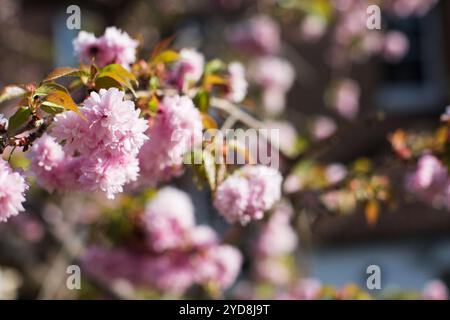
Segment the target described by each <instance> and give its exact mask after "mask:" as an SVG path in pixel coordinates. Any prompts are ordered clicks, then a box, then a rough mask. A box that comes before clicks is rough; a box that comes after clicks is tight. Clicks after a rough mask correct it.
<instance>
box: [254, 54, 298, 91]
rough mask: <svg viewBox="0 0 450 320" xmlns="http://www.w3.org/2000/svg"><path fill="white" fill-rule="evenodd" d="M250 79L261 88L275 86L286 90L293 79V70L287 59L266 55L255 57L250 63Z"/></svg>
mask: <svg viewBox="0 0 450 320" xmlns="http://www.w3.org/2000/svg"><path fill="white" fill-rule="evenodd" d="M249 71H250V75H251V76H252V79H253V80H254V81H255V82H256V83H257V84H259V85H261V86H262V87H263V88H272V89H274V88H276V89H280V90H281V91H284V92H286V91H288V90H289V89H290V88H291V86H292V84H293V83H294V80H295V70H294V67H293V66H292V64H290V63H289V62H288V61H286V60H284V59H282V58H278V57H274V56H266V57H262V58H259V59H257V60H256V61H254V62H253V63H252V64H251V65H250V70H249Z"/></svg>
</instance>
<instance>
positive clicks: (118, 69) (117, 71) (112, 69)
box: [99, 64, 137, 84]
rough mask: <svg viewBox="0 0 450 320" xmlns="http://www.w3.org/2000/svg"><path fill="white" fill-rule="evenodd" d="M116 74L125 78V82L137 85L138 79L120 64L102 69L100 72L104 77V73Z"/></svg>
mask: <svg viewBox="0 0 450 320" xmlns="http://www.w3.org/2000/svg"><path fill="white" fill-rule="evenodd" d="M109 72H112V73H115V74H117V75H118V76H119V77H121V78H123V79H124V80H127V81H128V82H130V83H134V84H137V79H136V77H135V76H134V74H132V73H131V72H130V71H128V70H127V69H125V68H124V67H122V66H121V65H120V64H109V65H107V66H106V67H104V68H102V69H101V70H100V73H99V75H100V76H101V75H103V74H104V73H109Z"/></svg>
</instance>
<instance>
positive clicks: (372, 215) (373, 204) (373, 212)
mask: <svg viewBox="0 0 450 320" xmlns="http://www.w3.org/2000/svg"><path fill="white" fill-rule="evenodd" d="M379 212H380V207H379V204H378V202H377V201H375V200H370V201H369V202H367V204H366V208H365V214H366V221H367V223H368V224H369V225H370V226H374V225H375V224H376V222H377V220H378V215H379Z"/></svg>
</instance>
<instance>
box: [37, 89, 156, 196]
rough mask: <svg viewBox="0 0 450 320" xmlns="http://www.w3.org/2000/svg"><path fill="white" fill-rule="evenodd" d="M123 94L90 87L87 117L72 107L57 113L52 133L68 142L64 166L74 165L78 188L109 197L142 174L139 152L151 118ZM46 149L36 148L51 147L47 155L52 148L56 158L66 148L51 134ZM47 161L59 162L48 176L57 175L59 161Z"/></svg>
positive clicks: (82, 111) (83, 112)
mask: <svg viewBox="0 0 450 320" xmlns="http://www.w3.org/2000/svg"><path fill="white" fill-rule="evenodd" d="M123 99H124V93H123V92H122V91H119V90H118V89H116V88H110V89H108V90H105V89H101V90H100V91H99V93H96V92H91V94H90V96H89V97H88V98H87V99H86V100H85V101H84V106H83V107H82V108H80V111H81V113H82V114H83V115H84V117H85V119H83V118H81V117H80V116H79V115H77V114H76V113H75V112H73V111H69V112H64V113H62V114H59V115H57V116H56V117H55V123H54V126H53V128H52V135H53V136H54V137H56V138H57V140H58V141H59V142H63V141H64V142H65V144H64V147H63V148H62V150H63V151H64V153H65V154H66V157H65V159H64V161H62V162H63V164H64V166H70V165H73V167H74V168H73V169H74V170H71V171H70V172H71V173H72V174H77V177H76V178H74V180H75V181H76V182H77V185H76V188H78V189H80V190H85V191H95V190H101V191H103V192H105V193H106V195H107V196H108V198H110V199H112V198H114V195H115V194H116V193H119V192H122V190H123V186H124V185H125V184H126V183H129V182H131V181H135V180H136V179H137V177H138V173H139V162H138V159H137V155H138V153H139V149H140V148H141V147H142V145H143V144H144V142H145V141H146V140H147V139H148V137H147V136H146V135H145V131H146V130H147V122H146V121H145V120H144V119H142V118H139V114H140V111H139V110H136V109H135V108H134V103H133V102H132V101H126V100H125V101H124V100H123ZM41 149H42V150H41ZM41 149H36V150H35V153H40V152H41V151H44V150H45V149H47V151H46V154H47V153H49V152H50V151H51V152H50V154H55V155H57V157H56V158H58V159H59V161H61V159H62V153H61V150H59V148H58V147H57V146H55V145H54V144H52V143H51V142H50V141H48V139H47V138H46V140H45V141H44V142H42V148H41ZM39 157H40V156H39ZM48 160H49V159H46V161H48ZM47 166H50V167H52V168H53V167H55V168H54V169H52V170H47V171H51V172H49V175H50V177H49V178H52V177H53V178H55V176H56V179H58V173H57V170H58V169H57V168H58V166H56V164H55V163H50V164H48V165H47ZM38 167H39V163H36V165H35V166H34V170H36V169H38ZM66 168H67V167H66ZM44 169H45V167H44ZM55 170H56V171H55ZM61 170H63V169H61ZM41 173H42V171H41ZM69 181H71V180H69V179H67V180H66V179H64V180H63V182H69ZM47 182H48V181H47ZM57 186H58V184H57V183H56V184H54V185H53V186H51V184H50V186H49V187H50V188H49V189H52V188H54V187H57Z"/></svg>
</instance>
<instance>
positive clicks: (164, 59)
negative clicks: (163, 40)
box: [152, 50, 180, 64]
mask: <svg viewBox="0 0 450 320" xmlns="http://www.w3.org/2000/svg"><path fill="white" fill-rule="evenodd" d="M179 58H180V55H179V54H178V52H176V51H173V50H166V51H163V52H161V53H160V54H158V55H157V56H156V57H155V58H154V59H153V60H152V63H155V64H156V63H171V62H174V61H176V60H178V59H179Z"/></svg>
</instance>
